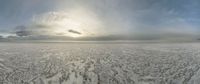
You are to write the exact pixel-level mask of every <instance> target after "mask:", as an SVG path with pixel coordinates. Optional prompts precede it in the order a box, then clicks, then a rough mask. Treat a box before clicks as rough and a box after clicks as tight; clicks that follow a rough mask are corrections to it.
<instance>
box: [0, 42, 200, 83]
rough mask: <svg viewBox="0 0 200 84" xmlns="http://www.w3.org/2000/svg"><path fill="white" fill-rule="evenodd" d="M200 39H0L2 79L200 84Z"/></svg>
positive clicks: (13, 81) (11, 80) (0, 75)
mask: <svg viewBox="0 0 200 84" xmlns="http://www.w3.org/2000/svg"><path fill="white" fill-rule="evenodd" d="M199 83H200V43H114V44H113V43H98V44H95V43H91V44H90V43H80V44H79V43H0V84H199Z"/></svg>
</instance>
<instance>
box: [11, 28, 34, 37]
mask: <svg viewBox="0 0 200 84" xmlns="http://www.w3.org/2000/svg"><path fill="white" fill-rule="evenodd" d="M15 34H16V35H17V36H20V37H23V36H29V35H30V34H31V33H30V31H28V30H27V28H26V27H25V26H17V27H16V28H15Z"/></svg>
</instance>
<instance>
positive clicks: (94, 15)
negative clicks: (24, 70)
mask: <svg viewBox="0 0 200 84" xmlns="http://www.w3.org/2000/svg"><path fill="white" fill-rule="evenodd" d="M199 4H200V1H199V0H0V35H1V39H4V40H5V39H10V40H12V39H14V40H18V39H20V40H23V39H28V40H51V39H64V40H74V39H79V40H163V39H164V40H169V39H185V40H196V39H199V38H200V29H199V27H200V25H199V23H200V10H199V8H200V5H199Z"/></svg>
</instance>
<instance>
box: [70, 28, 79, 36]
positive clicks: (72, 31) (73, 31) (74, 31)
mask: <svg viewBox="0 0 200 84" xmlns="http://www.w3.org/2000/svg"><path fill="white" fill-rule="evenodd" d="M68 32H70V33H74V34H79V35H81V34H82V33H81V32H79V31H76V30H72V29H70V30H68Z"/></svg>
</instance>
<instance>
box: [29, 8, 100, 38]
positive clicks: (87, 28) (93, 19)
mask: <svg viewBox="0 0 200 84" xmlns="http://www.w3.org/2000/svg"><path fill="white" fill-rule="evenodd" d="M32 21H33V24H36V25H37V24H40V25H44V26H45V27H47V28H46V29H47V30H48V34H51V35H63V36H70V37H85V36H92V35H96V36H98V35H101V34H103V30H102V29H101V28H102V27H103V26H102V22H101V21H100V20H99V19H98V17H97V15H96V14H95V13H93V12H91V11H90V10H87V9H84V8H74V9H71V10H70V11H68V12H65V11H56V12H48V13H44V14H41V15H36V16H34V17H33V19H32ZM41 29H44V28H41ZM70 29H72V30H76V31H78V32H81V34H74V33H70V32H68V30H70Z"/></svg>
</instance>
